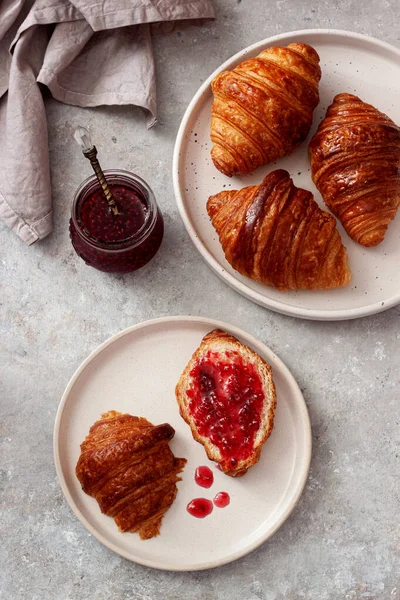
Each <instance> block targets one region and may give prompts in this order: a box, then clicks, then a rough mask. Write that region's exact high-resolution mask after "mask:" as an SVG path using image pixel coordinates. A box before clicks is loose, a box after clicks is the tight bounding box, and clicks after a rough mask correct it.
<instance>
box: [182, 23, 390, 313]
mask: <svg viewBox="0 0 400 600" xmlns="http://www.w3.org/2000/svg"><path fill="white" fill-rule="evenodd" d="M292 42H305V43H307V44H310V45H311V46H313V47H314V48H315V49H316V50H317V52H318V54H319V55H320V57H321V69H322V79H321V82H320V97H321V99H320V103H319V105H318V107H317V109H316V110H315V113H314V122H313V126H312V128H311V131H310V135H309V137H308V139H307V141H306V142H304V143H303V144H302V145H301V146H300V148H298V149H297V150H296V151H295V152H294V153H293V154H291V155H290V156H288V157H285V158H283V159H280V160H278V161H277V162H275V163H272V164H270V165H266V166H265V167H260V168H258V169H257V170H256V171H255V172H254V173H253V174H252V175H246V176H241V177H232V178H231V179H230V178H228V177H225V176H224V175H222V173H220V172H219V171H218V170H217V169H216V168H215V167H214V165H213V163H212V160H211V158H210V150H211V141H210V134H209V131H210V118H211V104H212V92H211V86H210V84H211V81H212V79H213V78H214V77H215V76H216V75H217V74H218V73H219V72H220V71H223V70H225V69H231V68H233V67H235V66H236V65H237V64H239V63H240V62H242V61H243V60H245V59H248V58H250V57H253V56H256V55H257V54H259V53H260V52H261V51H262V50H263V49H264V48H266V47H268V46H274V45H287V44H290V43H292ZM399 80H400V50H398V49H397V48H394V47H393V46H390V45H388V44H385V43H384V42H380V41H378V40H375V39H373V38H369V37H366V36H363V35H359V34H356V33H350V32H345V31H333V30H326V31H324V30H308V31H295V32H292V33H285V34H283V35H278V36H275V37H272V38H269V39H267V40H264V41H262V42H259V43H257V44H254V45H252V46H249V47H248V48H246V49H245V50H242V51H241V52H239V53H238V54H236V55H235V56H233V57H232V58H230V59H229V60H228V61H227V62H226V63H224V64H223V65H222V66H221V67H220V68H219V69H217V70H216V71H215V72H214V73H213V74H212V75H211V76H210V77H209V78H208V79H207V81H206V82H205V83H204V84H203V85H202V86H201V88H200V89H199V91H198V92H197V94H196V95H195V97H194V98H193V100H192V102H191V103H190V105H189V107H188V109H187V111H186V113H185V116H184V117H183V120H182V123H181V126H180V129H179V132H178V136H177V140H176V145H175V151H174V161H173V179H174V189H175V196H176V199H177V203H178V208H179V211H180V214H181V217H182V219H183V222H184V224H185V226H186V229H187V230H188V232H189V234H190V237H191V238H192V240H193V242H194V244H195V245H196V247H197V249H198V250H199V251H200V253H201V254H202V256H203V258H204V259H205V260H206V261H207V263H208V264H209V265H210V266H211V267H212V268H213V269H214V271H215V272H216V273H217V274H218V275H219V276H220V277H222V279H223V280H224V281H225V282H226V283H228V284H229V285H230V286H232V287H233V288H234V289H235V290H237V291H238V292H240V293H241V294H243V295H244V296H246V297H247V298H249V299H250V300H253V301H254V302H256V303H257V304H261V305H262V306H265V307H267V308H270V309H272V310H275V311H278V312H281V313H283V314H287V315H292V316H295V317H303V318H307V319H318V320H340V319H352V318H355V317H361V316H365V315H370V314H373V313H377V312H380V311H382V310H386V309H387V308H390V307H392V306H394V305H396V304H398V303H400V269H399V268H398V267H399V264H400V215H397V218H396V219H395V220H394V222H392V223H391V224H390V225H389V229H388V232H387V234H386V239H385V240H384V241H383V242H382V243H381V244H380V245H379V246H378V247H376V248H364V247H362V246H360V245H359V244H356V243H355V242H353V241H352V240H351V239H350V238H349V237H348V235H347V234H346V233H345V231H344V230H343V228H342V227H341V225H340V224H339V231H340V234H341V236H342V240H343V242H344V244H345V246H346V247H347V249H348V253H349V257H350V267H351V270H352V273H353V279H352V282H351V283H350V284H349V285H348V286H347V287H345V288H340V289H336V290H327V291H305V290H302V291H290V292H280V291H278V290H276V289H274V288H272V287H267V286H264V285H262V284H261V283H258V282H256V281H253V280H251V279H248V278H246V277H243V276H242V275H240V274H239V273H237V272H236V271H235V270H234V269H233V268H232V267H231V266H230V265H229V264H228V262H227V261H226V260H225V258H224V254H223V251H222V248H221V246H220V243H219V241H218V237H217V235H216V233H215V231H214V228H213V227H212V225H211V223H210V220H209V218H208V215H207V211H206V202H207V198H208V197H209V196H211V195H212V194H216V193H218V192H220V191H223V190H224V189H225V190H230V189H233V190H234V189H240V188H242V187H245V186H248V185H258V184H259V183H261V181H262V179H263V178H264V177H265V175H266V174H267V173H269V172H270V171H273V170H274V169H276V168H280V169H286V170H287V171H289V173H290V175H291V177H292V178H293V180H294V183H295V185H297V186H298V187H302V188H305V189H307V190H310V191H312V192H313V194H314V196H315V199H316V200H317V202H318V203H319V204H320V206H321V207H322V208H325V210H326V207H325V205H324V203H323V202H322V199H321V196H320V194H319V193H318V191H317V189H316V188H315V186H314V184H313V182H312V180H311V175H310V163H309V159H308V152H307V147H308V141H309V139H311V137H312V135H313V134H314V133H315V131H316V129H317V126H318V123H319V122H320V121H321V119H322V118H323V117H324V115H325V112H326V109H327V107H328V106H329V104H330V103H331V102H332V100H333V97H334V96H335V94H338V93H340V92H350V93H352V94H356V95H358V96H360V98H361V99H362V100H364V101H366V102H369V103H371V104H373V105H374V106H376V107H377V108H378V109H379V110H381V111H382V112H384V113H386V114H388V115H389V117H391V119H393V121H395V122H396V123H400V87H399V85H398V82H399ZM399 212H400V211H399Z"/></svg>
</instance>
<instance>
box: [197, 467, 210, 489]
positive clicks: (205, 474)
mask: <svg viewBox="0 0 400 600" xmlns="http://www.w3.org/2000/svg"><path fill="white" fill-rule="evenodd" d="M194 480H195V482H196V483H197V485H200V486H201V487H203V488H210V487H211V486H212V484H213V483H214V475H213V472H212V471H211V469H209V468H208V467H197V469H196V472H195V474H194Z"/></svg>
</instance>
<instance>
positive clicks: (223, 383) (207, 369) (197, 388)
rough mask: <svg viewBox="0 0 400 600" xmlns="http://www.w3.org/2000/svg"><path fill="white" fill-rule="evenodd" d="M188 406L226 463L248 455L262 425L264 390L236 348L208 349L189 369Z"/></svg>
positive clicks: (237, 460) (253, 369)
mask: <svg viewBox="0 0 400 600" xmlns="http://www.w3.org/2000/svg"><path fill="white" fill-rule="evenodd" d="M190 376H191V378H192V385H191V387H190V389H189V390H188V391H187V395H188V397H189V405H188V409H189V412H190V414H191V415H192V417H193V419H194V421H195V424H196V427H197V429H198V431H199V433H200V435H202V436H205V437H208V438H209V439H210V440H211V442H212V443H213V444H214V445H215V446H217V448H218V449H219V451H220V454H221V457H222V461H221V463H222V464H223V465H226V466H227V467H230V468H231V467H235V466H236V465H237V464H238V462H239V461H240V460H245V459H246V458H248V457H249V456H250V455H251V453H252V451H253V447H254V439H255V435H256V433H257V431H258V429H259V427H260V423H261V413H262V409H263V401H264V397H265V396H264V391H263V386H262V382H261V379H260V376H259V375H258V373H257V371H256V369H255V368H254V366H253V365H252V364H251V363H245V362H244V361H243V359H242V357H241V356H240V355H239V354H238V353H237V352H226V353H225V354H224V355H223V356H222V355H221V354H219V353H217V352H211V351H208V352H207V353H206V355H205V356H204V357H202V358H201V359H200V360H198V361H197V362H196V364H195V366H194V368H193V369H192V370H191V372H190Z"/></svg>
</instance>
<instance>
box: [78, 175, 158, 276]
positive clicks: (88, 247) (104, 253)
mask: <svg viewBox="0 0 400 600" xmlns="http://www.w3.org/2000/svg"><path fill="white" fill-rule="evenodd" d="M104 175H105V177H106V180H107V183H108V185H109V187H110V191H111V193H112V194H113V197H114V200H115V203H116V206H117V209H118V214H117V215H114V213H113V212H112V210H111V208H110V207H109V205H108V203H107V200H106V198H105V196H104V193H103V191H102V189H101V187H100V184H99V182H98V180H97V177H96V175H92V176H91V177H88V179H86V180H85V181H84V182H83V183H81V185H80V186H79V188H78V189H77V190H76V193H75V197H74V202H73V204H72V212H71V219H70V225H69V230H70V237H71V242H72V245H73V247H74V249H75V251H76V253H77V254H78V255H79V256H80V257H81V258H82V259H83V260H84V261H85V262H86V264H87V265H89V266H91V267H94V268H95V269H98V270H99V271H106V272H111V273H129V272H131V271H136V270H137V269H140V268H141V267H143V266H144V265H145V264H147V263H148V262H149V260H151V259H152V258H153V256H154V255H155V254H156V252H157V250H158V249H159V247H160V244H161V241H162V238H163V234H164V221H163V218H162V215H161V212H160V209H159V208H158V206H157V203H156V200H155V197H154V194H153V192H152V190H151V189H150V187H149V186H148V185H147V183H146V182H145V181H144V180H143V179H142V178H141V177H139V176H138V175H135V174H134V173H129V172H128V171H122V170H119V169H108V170H105V171H104Z"/></svg>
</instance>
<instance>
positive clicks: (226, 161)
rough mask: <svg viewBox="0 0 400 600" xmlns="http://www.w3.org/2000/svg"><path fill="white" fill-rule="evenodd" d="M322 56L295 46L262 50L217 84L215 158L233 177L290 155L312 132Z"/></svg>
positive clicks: (213, 126)
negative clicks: (320, 58) (310, 131)
mask: <svg viewBox="0 0 400 600" xmlns="http://www.w3.org/2000/svg"><path fill="white" fill-rule="evenodd" d="M320 79H321V69H320V67H319V56H318V54H317V52H316V51H315V50H314V48H312V47H311V46H308V45H307V44H301V43H294V44H289V45H288V46H285V47H274V48H267V49H266V50H263V52H261V54H259V55H258V56H257V57H255V58H251V59H249V60H246V61H244V62H242V63H240V64H239V65H238V66H237V67H236V68H234V69H233V70H232V71H223V72H222V73H220V74H219V75H217V77H215V79H214V80H213V82H212V84H211V87H212V91H213V94H214V101H213V105H212V118H211V140H212V142H213V144H214V146H213V148H212V150H211V158H212V160H213V162H214V165H215V166H216V167H217V169H218V170H219V171H221V172H222V173H224V174H225V175H228V176H229V177H231V176H232V175H235V174H246V173H251V172H252V171H254V170H255V169H256V168H257V167H259V166H260V165H266V164H267V163H270V162H273V161H274V160H276V159H277V158H280V157H281V156H285V155H287V154H290V153H291V152H293V150H295V149H296V148H297V147H298V146H299V145H300V144H301V142H303V141H304V140H305V139H306V137H307V135H308V132H309V130H310V127H311V123H312V118H313V111H314V109H315V107H316V106H317V104H318V102H319V94H318V83H319V80H320Z"/></svg>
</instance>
